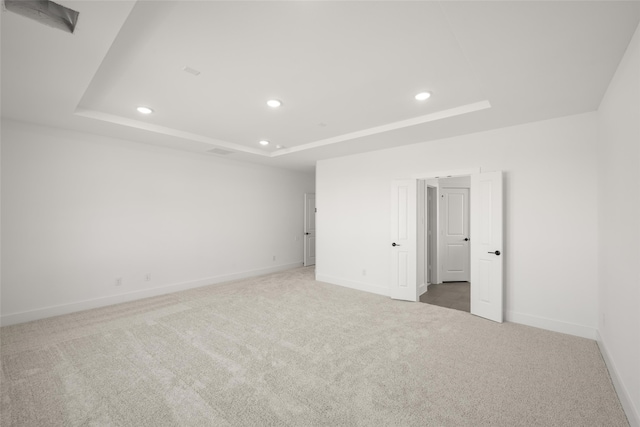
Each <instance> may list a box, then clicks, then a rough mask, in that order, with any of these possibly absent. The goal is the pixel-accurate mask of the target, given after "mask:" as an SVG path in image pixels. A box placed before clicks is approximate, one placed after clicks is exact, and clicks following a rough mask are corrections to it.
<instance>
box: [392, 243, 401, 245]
mask: <svg viewBox="0 0 640 427" xmlns="http://www.w3.org/2000/svg"><path fill="white" fill-rule="evenodd" d="M391 246H400V245H399V244H397V243H392V244H391Z"/></svg>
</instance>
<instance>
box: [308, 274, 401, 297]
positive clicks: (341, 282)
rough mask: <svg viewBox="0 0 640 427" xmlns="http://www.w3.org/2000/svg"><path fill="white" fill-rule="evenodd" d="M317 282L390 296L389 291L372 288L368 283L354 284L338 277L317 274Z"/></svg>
mask: <svg viewBox="0 0 640 427" xmlns="http://www.w3.org/2000/svg"><path fill="white" fill-rule="evenodd" d="M316 280H317V281H318V282H325V283H330V284H332V285H338V286H343V287H345V288H350V289H356V290H358V291H365V292H371V293H374V294H378V295H384V296H386V297H388V296H389V289H387V288H381V287H379V286H371V285H368V284H366V283H361V282H354V281H351V280H345V279H338V278H336V277H331V276H324V275H320V274H316Z"/></svg>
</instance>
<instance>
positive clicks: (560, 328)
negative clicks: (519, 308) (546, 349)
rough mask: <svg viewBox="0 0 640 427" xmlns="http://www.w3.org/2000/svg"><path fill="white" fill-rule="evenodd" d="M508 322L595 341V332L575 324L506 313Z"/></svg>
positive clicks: (510, 312) (511, 312)
mask: <svg viewBox="0 0 640 427" xmlns="http://www.w3.org/2000/svg"><path fill="white" fill-rule="evenodd" d="M506 320H507V321H508V322H513V323H520V324H521V325H527V326H534V327H536V328H540V329H546V330H548V331H554V332H561V333H563V334H569V335H575V336H578V337H582V338H589V339H592V340H595V339H596V330H595V329H594V328H590V327H588V326H583V325H576V324H575V323H568V322H561V321H559V320H554V319H548V318H545V317H538V316H532V315H530V314H523V313H516V312H513V311H507V312H506Z"/></svg>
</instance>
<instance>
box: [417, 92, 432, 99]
mask: <svg viewBox="0 0 640 427" xmlns="http://www.w3.org/2000/svg"><path fill="white" fill-rule="evenodd" d="M430 97H431V92H420V93H419V94H417V95H416V99H417V100H418V101H424V100H426V99H429V98H430Z"/></svg>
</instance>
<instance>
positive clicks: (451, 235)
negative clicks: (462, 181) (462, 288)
mask: <svg viewBox="0 0 640 427" xmlns="http://www.w3.org/2000/svg"><path fill="white" fill-rule="evenodd" d="M440 202H441V205H440V206H441V209H442V211H441V214H442V222H441V233H440V238H441V239H442V240H441V241H442V246H441V247H442V258H441V259H442V270H441V274H442V276H441V278H440V281H442V282H468V281H469V279H470V272H469V264H470V258H469V189H468V188H443V189H442V190H441V192H440Z"/></svg>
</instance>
